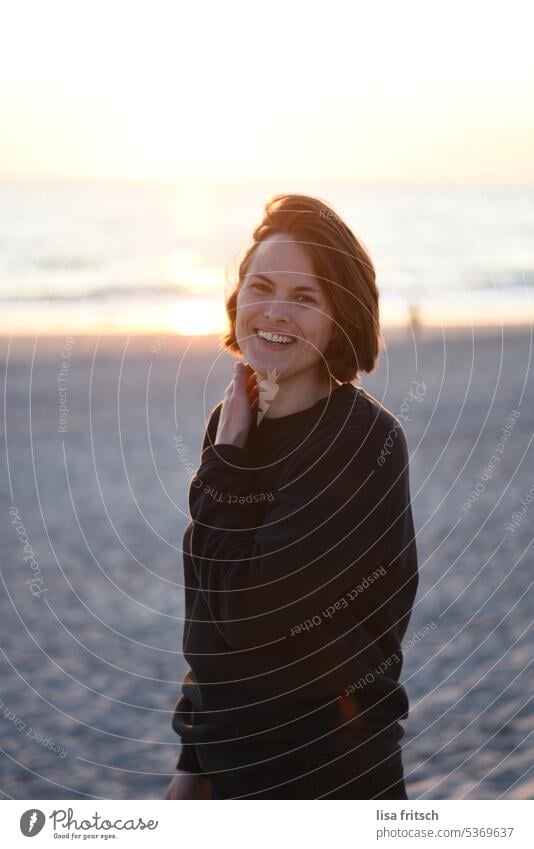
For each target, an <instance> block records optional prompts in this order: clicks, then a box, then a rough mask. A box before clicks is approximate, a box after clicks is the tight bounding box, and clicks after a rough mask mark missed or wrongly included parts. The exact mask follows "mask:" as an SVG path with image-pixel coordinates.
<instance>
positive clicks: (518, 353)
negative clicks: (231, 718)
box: [0, 327, 534, 799]
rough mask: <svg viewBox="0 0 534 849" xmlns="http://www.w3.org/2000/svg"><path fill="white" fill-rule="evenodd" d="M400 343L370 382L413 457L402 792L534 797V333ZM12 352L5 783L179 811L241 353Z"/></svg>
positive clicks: (65, 346)
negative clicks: (186, 614) (175, 802)
mask: <svg viewBox="0 0 534 849" xmlns="http://www.w3.org/2000/svg"><path fill="white" fill-rule="evenodd" d="M385 339H386V343H387V344H386V349H385V351H384V352H383V354H382V357H381V363H380V366H379V368H378V369H377V371H376V372H375V373H374V374H373V375H370V376H368V375H364V376H363V380H362V384H363V385H364V386H365V387H366V389H367V390H368V391H369V392H371V393H372V394H373V395H374V396H375V397H376V398H378V399H379V400H380V401H381V402H382V403H383V404H384V405H385V406H386V407H387V408H388V409H389V410H391V412H393V413H394V414H395V415H396V416H398V417H399V418H400V420H401V421H402V423H403V426H404V428H405V431H406V434H407V437H408V443H409V448H410V455H411V492H412V503H413V511H414V521H415V526H416V531H417V542H418V553H419V566H420V587H419V591H418V595H417V599H416V604H415V608H414V613H413V617H412V620H411V622H410V625H409V627H408V631H407V634H406V638H405V640H404V651H405V664H404V668H403V681H404V683H405V685H406V687H407V690H408V694H409V697H410V703H411V710H410V716H409V718H408V720H407V721H406V723H405V737H404V739H403V753H404V768H405V776H406V786H407V792H408V796H409V798H411V799H500V798H506V799H532V798H534V773H533V767H532V765H533V763H534V705H533V703H532V690H533V682H534V675H533V672H532V660H533V655H534V635H533V633H532V627H531V626H532V586H531V585H532V578H533V571H534V570H533V550H532V541H533V534H532V527H533V518H534V473H533V468H534V466H533V461H532V460H533V458H532V454H533V450H532V446H531V443H532V439H533V433H534V405H533V395H534V379H533V369H532V363H531V358H532V338H531V329H530V328H529V327H507V328H502V329H501V328H482V327H479V328H476V329H471V328H469V329H466V328H456V329H455V328H447V329H425V328H423V329H422V330H421V332H420V333H419V335H418V337H417V338H414V337H413V336H412V335H411V334H410V333H409V332H408V331H405V330H390V331H386V332H385ZM0 350H1V361H2V377H3V379H4V380H3V383H4V386H5V395H4V398H5V410H6V417H5V434H3V435H2V436H3V437H4V438H3V439H2V445H3V449H2V474H1V476H0V501H1V507H2V553H3V556H2V581H3V586H2V600H1V608H0V617H1V621H2V639H1V652H0V680H1V681H2V687H1V689H0V737H1V741H0V746H1V748H2V750H3V754H2V755H1V761H0V763H1V766H0V777H1V778H0V789H1V791H2V793H3V796H4V797H5V798H15V799H54V798H58V799H61V798H65V799H71V798H72V799H82V798H96V799H130V798H133V799H135V798H138V799H149V798H150V799H152V798H154V799H157V798H162V796H163V793H164V790H165V787H166V785H167V783H168V781H169V778H170V776H171V775H172V774H173V772H174V768H175V763H176V759H177V755H178V751H179V740H178V738H177V737H176V735H175V734H174V733H173V731H172V729H171V725H170V715H171V710H172V707H173V704H174V701H175V699H176V697H177V694H178V689H179V681H180V680H181V677H182V674H183V672H184V668H185V667H184V661H183V658H182V655H181V638H182V627H183V611H184V603H183V588H182V562H181V538H182V534H183V530H184V528H185V526H186V524H187V521H188V518H187V488H188V483H189V479H190V477H191V475H192V474H193V473H194V470H195V469H196V468H197V466H198V460H199V452H200V443H201V438H202V434H203V429H204V423H205V421H206V418H207V416H208V413H209V411H210V410H211V408H212V407H213V406H214V405H215V404H216V403H218V402H219V401H220V400H221V398H222V395H223V392H224V389H225V387H226V385H227V383H228V381H229V379H230V374H231V365H232V358H231V357H230V356H229V355H228V354H227V353H225V352H223V351H221V350H220V349H219V348H218V345H217V340H216V338H215V337H196V338H187V337H178V336H173V335H167V336H160V337H154V336H134V337H127V336H116V337H112V336H103V337H101V338H97V337H83V336H67V335H65V336H61V337H42V338H37V337H32V338H25V337H18V338H14V339H13V340H11V341H10V340H9V339H8V338H1V339H0ZM417 387H419V391H418V392H416V388H417ZM529 602H530V603H529Z"/></svg>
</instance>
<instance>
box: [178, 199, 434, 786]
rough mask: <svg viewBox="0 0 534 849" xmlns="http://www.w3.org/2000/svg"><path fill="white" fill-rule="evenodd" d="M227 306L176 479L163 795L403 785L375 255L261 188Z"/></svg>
mask: <svg viewBox="0 0 534 849" xmlns="http://www.w3.org/2000/svg"><path fill="white" fill-rule="evenodd" d="M226 309H227V314H228V323H229V329H228V332H227V333H226V334H225V335H224V336H223V337H222V339H221V342H222V345H223V347H225V348H226V350H227V351H229V352H230V353H231V354H232V355H233V356H234V357H236V358H237V357H242V358H243V360H244V361H246V362H244V361H238V362H236V363H235V364H234V370H233V376H232V379H231V381H230V383H229V384H228V386H227V388H226V391H225V393H224V397H223V399H222V401H221V402H220V403H219V404H217V406H216V407H215V408H214V409H213V410H212V411H211V413H210V417H209V421H208V423H207V426H206V430H205V432H204V439H203V443H202V447H201V452H200V464H199V468H198V470H197V471H196V474H195V475H194V477H193V479H192V481H191V484H190V488H189V509H190V514H191V521H190V523H189V525H188V527H187V529H186V531H185V533H184V537H183V568H184V587H185V620H184V636H183V654H184V658H185V660H186V661H187V663H188V669H187V672H186V674H185V676H184V678H183V681H182V686H181V692H180V695H179V699H178V701H177V703H176V706H175V708H174V712H173V716H172V726H173V728H174V730H175V731H176V733H177V734H178V735H179V737H180V739H181V743H182V748H181V753H180V756H179V759H178V762H177V767H176V769H177V771H176V774H175V775H174V777H173V778H172V780H171V782H170V784H169V787H168V789H167V792H166V796H165V798H166V799H237V798H246V799H319V798H326V799H407V795H406V788H405V784H404V769H403V763H402V750H401V745H400V741H401V739H402V737H403V735H404V729H403V727H402V725H401V722H402V721H403V720H405V719H407V717H408V697H407V693H406V689H405V687H404V686H403V685H402V684H401V683H400V680H399V679H400V674H401V670H402V664H403V653H402V639H403V637H404V634H405V632H406V629H407V626H408V622H409V620H410V617H411V614H412V608H413V602H414V598H415V595H416V591H417V586H418V561H417V548H416V541H415V534H414V524H413V518H412V508H411V501H410V486H409V471H408V448H407V443H406V435H405V432H404V430H403V427H402V425H401V423H400V421H399V420H398V419H397V418H395V416H393V414H392V413H391V412H389V410H387V409H386V408H385V407H383V406H382V405H381V403H380V402H379V401H378V400H377V399H376V398H374V397H373V396H372V395H370V394H369V393H368V392H367V391H366V390H365V389H364V388H363V387H362V386H361V385H359V383H357V382H355V381H358V380H359V375H360V372H367V373H369V372H371V371H373V369H374V368H375V367H376V364H377V362H378V358H379V353H380V338H381V337H380V326H379V293H378V289H377V286H376V276H375V269H374V267H373V264H372V262H371V259H370V257H369V255H368V253H367V251H366V250H365V248H364V247H363V245H362V244H361V243H360V241H359V240H358V239H357V238H356V236H355V235H354V234H353V232H352V231H351V230H350V229H349V227H348V226H347V225H346V224H345V223H344V222H343V221H342V220H341V218H340V217H339V215H337V213H335V212H334V211H333V210H332V209H330V208H329V207H328V206H327V205H326V204H325V203H324V202H323V201H321V200H319V199H316V198H313V197H308V196H306V195H277V196H275V197H274V198H272V199H271V200H270V201H269V202H268V203H267V205H266V207H265V210H264V216H263V220H262V221H261V223H260V224H259V225H258V226H257V227H256V229H255V230H254V232H253V236H252V244H251V245H250V247H249V248H248V250H247V251H246V253H245V255H244V257H243V259H242V261H241V263H240V265H239V273H238V280H237V283H236V285H235V288H234V290H233V291H232V293H231V294H230V296H229V298H228V300H227V302H226ZM262 389H263V396H262V397H261V399H260V391H261V390H262ZM260 401H261V403H260ZM258 412H261V415H258Z"/></svg>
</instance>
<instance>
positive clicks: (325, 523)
mask: <svg viewBox="0 0 534 849" xmlns="http://www.w3.org/2000/svg"><path fill="white" fill-rule="evenodd" d="M390 418H391V419H392V420H393V417H392V416H390ZM389 425H390V422H389V420H386V421H385V422H384V423H383V424H382V426H381V427H380V428H378V427H374V428H373V431H372V433H373V436H372V438H369V439H368V440H367V441H364V442H363V444H362V445H361V447H360V450H357V447H359V446H360V443H361V439H362V434H361V433H358V432H356V430H357V429H356V428H355V429H354V430H351V429H350V428H346V429H345V430H344V431H343V432H342V433H341V434H340V435H339V436H338V437H337V439H336V441H335V443H334V445H324V446H322V451H317V450H316V451H314V454H313V456H310V455H309V454H308V455H306V454H305V453H304V451H302V453H301V454H300V455H299V456H298V458H297V459H294V460H293V462H291V463H289V464H288V466H287V468H286V471H285V474H284V477H283V480H282V482H281V485H280V487H279V489H278V490H277V491H276V492H275V493H274V500H273V501H272V502H268V506H267V509H266V511H265V515H264V516H263V520H262V519H261V518H259V517H260V514H261V511H259V507H258V505H259V502H258V501H255V500H254V496H255V495H256V496H258V495H259V496H261V493H258V491H257V484H256V479H257V475H256V474H255V470H254V469H253V468H252V462H251V458H250V456H249V454H248V453H247V451H246V449H244V448H241V447H238V446H237V445H233V444H217V445H210V446H208V447H207V448H206V449H205V450H204V451H203V453H202V458H201V465H200V468H199V469H198V472H197V474H196V475H195V477H194V478H193V480H192V482H191V486H190V490H189V507H190V511H191V517H192V519H193V521H194V523H195V527H194V529H193V533H192V535H191V541H190V545H191V555H192V557H193V562H194V565H195V568H196V570H197V573H198V576H199V583H200V586H201V587H202V591H203V593H204V596H205V598H206V600H207V602H208V604H209V607H210V610H211V614H212V617H213V620H214V621H215V622H216V623H217V625H218V627H219V629H220V631H221V632H222V634H223V635H224V637H225V639H226V640H227V642H228V643H229V644H230V645H232V646H235V647H248V646H253V645H263V644H265V643H269V642H271V641H276V640H279V639H282V638H284V637H286V636H288V635H289V633H290V631H291V628H292V627H293V626H296V625H298V624H299V623H301V622H304V621H305V620H306V619H307V618H311V617H312V616H314V615H315V614H317V613H320V611H321V609H322V608H323V607H326V606H328V605H329V604H332V603H333V602H334V601H335V600H336V599H337V598H338V597H340V596H341V595H342V594H343V593H344V592H346V591H347V590H348V589H349V588H350V587H352V586H354V585H356V584H358V583H359V581H360V580H361V579H363V578H365V577H366V576H368V575H369V574H370V573H371V572H373V570H374V569H376V568H377V566H378V565H383V566H384V567H385V568H386V569H388V568H395V569H401V570H402V565H403V564H402V555H403V553H405V552H407V551H409V552H411V556H413V548H412V549H410V539H409V536H410V533H411V534H412V541H413V524H412V522H411V506H410V501H409V483H408V450H407V445H406V438H405V435H404V432H403V430H402V427H401V425H400V422H399V423H398V425H397V426H396V428H397V438H396V439H395V442H394V445H393V448H392V450H391V452H390V453H389V455H388V457H387V462H385V463H384V464H383V465H380V464H379V463H378V462H377V459H378V456H379V454H380V451H381V449H382V448H383V444H384V441H385V439H386V438H387V435H388V428H389ZM355 446H356V447H355ZM323 451H324V453H323ZM321 454H322V456H321ZM318 457H319V458H320V459H317V458H318ZM247 496H249V499H248V500H247ZM250 496H252V497H250ZM258 522H260V524H259V525H258ZM386 551H387V553H388V557H390V559H391V563H389V564H388V563H385V562H384V559H385V553H386Z"/></svg>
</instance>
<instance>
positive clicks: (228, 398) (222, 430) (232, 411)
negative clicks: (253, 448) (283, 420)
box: [214, 361, 259, 448]
mask: <svg viewBox="0 0 534 849" xmlns="http://www.w3.org/2000/svg"><path fill="white" fill-rule="evenodd" d="M258 399H259V388H258V384H257V382H256V372H255V371H254V369H253V368H252V366H249V365H245V363H242V362H241V361H239V362H237V363H235V364H234V376H233V378H232V382H231V383H229V384H228V386H227V387H226V392H225V393H224V400H223V405H222V407H221V414H220V417H219V424H218V427H217V435H216V436H215V443H214V444H215V445H218V444H221V443H225V444H229V445H237V446H238V448H244V447H245V444H246V441H247V437H248V435H249V432H250V428H251V425H252V422H253V419H254V416H255V415H256V412H257V409H258V403H259V401H258Z"/></svg>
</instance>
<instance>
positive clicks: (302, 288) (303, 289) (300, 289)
mask: <svg viewBox="0 0 534 849" xmlns="http://www.w3.org/2000/svg"><path fill="white" fill-rule="evenodd" d="M250 277H251V278H253V277H258V278H259V279H260V280H265V281H266V282H267V283H272V282H273V281H272V280H271V278H270V277H267V275H266V274H257V273H256V272H253V273H252V274H251V275H250ZM293 291H294V292H315V294H317V293H318V292H319V290H318V288H317V286H304V285H302V284H300V283H299V284H298V286H293Z"/></svg>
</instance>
